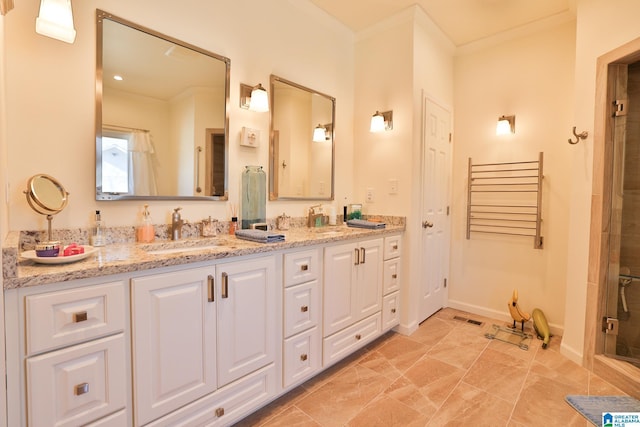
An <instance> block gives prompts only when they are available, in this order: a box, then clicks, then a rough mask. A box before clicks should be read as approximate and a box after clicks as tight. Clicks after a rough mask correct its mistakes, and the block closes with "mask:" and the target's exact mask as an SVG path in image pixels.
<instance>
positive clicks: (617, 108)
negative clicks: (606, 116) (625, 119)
mask: <svg viewBox="0 0 640 427" xmlns="http://www.w3.org/2000/svg"><path fill="white" fill-rule="evenodd" d="M613 107H614V110H613V117H620V116H626V115H627V100H626V99H616V100H615V101H613Z"/></svg>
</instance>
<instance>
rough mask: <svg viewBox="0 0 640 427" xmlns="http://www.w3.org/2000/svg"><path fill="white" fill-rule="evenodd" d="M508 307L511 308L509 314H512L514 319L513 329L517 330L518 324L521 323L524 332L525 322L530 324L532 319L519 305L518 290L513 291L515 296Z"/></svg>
mask: <svg viewBox="0 0 640 427" xmlns="http://www.w3.org/2000/svg"><path fill="white" fill-rule="evenodd" d="M507 305H508V306H509V313H511V317H513V329H516V322H520V325H521V328H522V330H523V331H524V322H528V321H529V319H531V315H530V314H529V313H527V312H526V311H524V310H522V309H521V308H520V306H519V305H518V290H517V289H514V290H513V295H512V296H511V299H510V300H509V302H508V303H507Z"/></svg>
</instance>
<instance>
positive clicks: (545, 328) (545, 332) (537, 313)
mask: <svg viewBox="0 0 640 427" xmlns="http://www.w3.org/2000/svg"><path fill="white" fill-rule="evenodd" d="M532 315H533V329H535V330H536V334H538V338H540V339H541V340H542V348H547V345H549V338H550V337H551V331H550V330H549V324H548V323H547V318H546V317H545V316H544V313H543V312H542V310H540V309H538V308H534V309H533V313H532Z"/></svg>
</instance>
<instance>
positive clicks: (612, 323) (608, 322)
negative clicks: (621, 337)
mask: <svg viewBox="0 0 640 427" xmlns="http://www.w3.org/2000/svg"><path fill="white" fill-rule="evenodd" d="M602 332H604V333H605V334H607V335H618V319H616V318H615V317H603V318H602Z"/></svg>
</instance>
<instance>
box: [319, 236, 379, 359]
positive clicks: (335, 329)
mask: <svg viewBox="0 0 640 427" xmlns="http://www.w3.org/2000/svg"><path fill="white" fill-rule="evenodd" d="M382 251H383V239H381V238H379V239H371V240H362V241H357V242H354V243H346V244H340V245H335V246H328V247H326V248H325V250H324V270H323V271H324V282H323V283H324V288H323V294H324V310H323V313H324V318H323V326H324V342H323V365H324V366H327V365H329V364H331V363H334V362H336V361H338V360H339V359H341V358H342V357H344V356H345V355H347V354H349V353H351V352H352V351H354V350H355V349H357V348H360V347H362V346H363V345H364V344H366V342H368V341H371V340H372V339H373V338H374V337H375V336H377V335H379V333H380V331H381V324H380V323H381V319H380V310H381V307H382Z"/></svg>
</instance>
